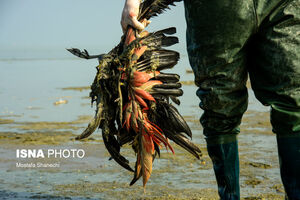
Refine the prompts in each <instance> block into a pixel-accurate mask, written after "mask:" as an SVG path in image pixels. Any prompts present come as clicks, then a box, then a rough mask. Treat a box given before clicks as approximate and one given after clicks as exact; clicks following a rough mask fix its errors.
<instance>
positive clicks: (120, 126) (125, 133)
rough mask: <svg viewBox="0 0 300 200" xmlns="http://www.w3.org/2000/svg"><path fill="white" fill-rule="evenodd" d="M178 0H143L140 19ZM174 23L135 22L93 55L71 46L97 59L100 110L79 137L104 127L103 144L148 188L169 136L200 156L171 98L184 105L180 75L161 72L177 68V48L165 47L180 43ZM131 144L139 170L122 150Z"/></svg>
mask: <svg viewBox="0 0 300 200" xmlns="http://www.w3.org/2000/svg"><path fill="white" fill-rule="evenodd" d="M175 1H178V0H144V1H142V3H141V6H140V14H139V16H138V19H139V20H140V21H142V20H144V19H146V20H149V19H150V18H151V17H153V16H156V15H157V14H160V13H162V12H163V11H164V10H165V9H167V8H169V5H174V4H173V3H174V2H175ZM175 33H176V29H175V28H174V27H172V28H167V29H164V30H160V31H157V32H153V33H148V32H147V31H143V32H140V33H139V32H137V31H136V30H134V29H133V28H132V27H129V28H128V29H127V32H126V33H125V34H124V35H123V36H122V39H121V42H120V43H119V45H117V46H116V47H115V48H113V49H112V50H111V51H110V52H109V53H107V54H101V55H89V53H88V52H87V51H86V50H84V51H80V50H79V49H75V48H72V49H68V50H69V51H70V52H71V53H73V54H74V55H76V56H78V57H81V58H85V59H91V58H98V60H99V65H98V66H97V74H96V76H95V79H94V82H93V84H92V85H91V93H90V97H91V100H92V104H93V103H94V102H96V105H97V108H96V114H95V116H94V118H93V120H92V121H91V122H90V123H89V125H88V127H87V128H86V130H85V131H84V132H83V133H82V134H81V135H80V136H78V137H77V139H83V138H86V137H88V136H90V135H91V134H92V133H93V132H94V131H95V130H96V129H97V128H100V129H102V136H103V141H104V144H105V147H106V148H107V150H108V152H109V153H110V154H111V157H112V158H113V159H114V160H115V161H116V162H117V163H119V164H120V165H121V166H122V167H124V168H125V169H127V170H129V171H132V172H134V178H133V180H132V181H131V183H130V185H132V184H134V183H135V182H136V181H137V180H138V179H139V178H140V177H142V179H143V186H144V187H145V185H146V183H147V181H148V179H149V177H150V175H151V172H152V163H153V161H154V158H155V156H156V155H160V148H161V147H162V146H165V148H167V149H170V150H171V151H172V152H173V153H174V150H173V148H172V146H171V145H170V143H169V141H168V139H170V140H172V141H174V142H175V143H176V144H178V145H180V146H181V147H183V148H184V149H186V150H187V151H188V152H190V153H191V154H192V155H194V156H195V157H196V158H198V159H199V158H200V156H201V151H200V149H199V148H198V147H197V146H196V145H194V144H193V143H192V142H191V141H190V139H189V138H191V137H192V132H191V130H190V128H189V126H188V125H187V123H186V122H185V120H184V119H183V117H182V116H181V115H180V114H179V112H178V110H177V109H176V108H175V107H174V106H173V105H172V104H171V103H170V100H171V101H173V102H174V103H176V104H178V105H179V104H180V101H179V100H178V98H177V97H178V96H181V95H182V94H183V91H182V90H181V89H180V88H181V84H180V83H179V78H180V77H179V75H177V74H171V73H163V72H161V71H163V70H165V69H170V68H173V67H174V66H175V65H176V64H177V62H178V60H179V53H178V52H176V51H172V50H167V49H164V48H163V47H168V46H171V45H173V44H176V43H178V38H177V37H175V36H172V35H173V34H175ZM127 143H129V144H130V145H131V146H132V149H133V150H134V152H135V154H136V157H137V160H136V164H135V170H133V169H132V168H131V167H130V165H129V161H128V160H127V159H126V158H125V157H123V156H122V155H121V154H120V149H121V147H122V146H123V145H124V144H127Z"/></svg>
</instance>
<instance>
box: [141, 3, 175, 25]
mask: <svg viewBox="0 0 300 200" xmlns="http://www.w3.org/2000/svg"><path fill="white" fill-rule="evenodd" d="M179 1H181V0H144V1H143V2H142V3H141V5H140V14H139V16H138V20H141V19H150V18H151V17H154V16H157V15H158V14H161V13H162V12H163V11H164V10H166V9H169V6H170V5H172V6H174V5H175V4H174V2H179Z"/></svg>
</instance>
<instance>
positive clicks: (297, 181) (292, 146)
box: [277, 134, 300, 200]
mask: <svg viewBox="0 0 300 200" xmlns="http://www.w3.org/2000/svg"><path fill="white" fill-rule="evenodd" d="M277 145H278V156H279V164H280V174H281V179H282V183H283V186H284V189H285V192H286V199H290V200H300V134H294V135H290V136H286V135H283V136H282V135H277Z"/></svg>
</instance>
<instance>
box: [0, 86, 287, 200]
mask: <svg viewBox="0 0 300 200" xmlns="http://www.w3.org/2000/svg"><path fill="white" fill-rule="evenodd" d="M187 83H189V84H191V83H192V84H194V83H193V81H192V82H191V81H189V82H187ZM187 83H185V85H184V87H187V91H188V90H189V89H191V90H193V92H194V91H195V89H196V88H195V87H194V86H192V85H189V84H187ZM86 89H87V88H86V87H78V88H76V87H74V88H73V87H70V88H64V90H71V91H73V92H77V91H80V92H82V91H85V90H86ZM87 92H88V91H85V92H82V93H81V94H82V97H81V99H82V101H84V102H81V103H79V105H80V106H81V107H87V106H90V104H89V100H88V99H86V98H85V96H86V95H87ZM188 95H194V93H191V94H188ZM182 102H183V105H182V106H185V105H184V102H188V101H187V100H185V99H183V100H182ZM250 103H251V102H250ZM254 104H257V102H254ZM62 106H67V104H66V105H62ZM62 109H63V107H62ZM193 112H195V113H196V114H195V113H193ZM91 114H92V113H91ZM182 114H183V116H184V118H185V119H186V121H187V122H188V124H189V125H190V127H191V129H192V131H193V141H194V142H195V143H196V144H197V145H199V146H200V148H201V150H202V151H203V159H202V160H200V161H199V160H196V159H195V158H193V157H192V156H190V155H189V154H188V153H187V152H185V151H184V150H182V149H181V148H179V147H178V146H177V145H176V144H174V143H171V144H172V146H173V147H174V149H175V154H172V153H171V152H168V151H166V150H162V152H161V157H160V158H156V159H155V162H154V165H153V172H152V175H151V178H150V180H149V182H148V184H147V188H146V192H145V193H144V191H143V188H142V182H141V181H138V182H137V183H136V184H135V185H133V186H129V182H130V181H131V179H132V178H133V174H132V173H131V172H128V171H126V170H125V169H123V168H121V167H120V166H119V165H118V164H117V163H116V162H114V161H110V160H109V154H108V153H107V151H106V149H105V147H104V145H103V142H102V138H101V134H100V130H99V131H97V132H96V133H94V134H93V135H92V136H91V137H90V138H88V139H85V140H83V141H76V140H74V138H75V137H76V136H77V135H79V134H80V133H81V132H82V131H83V130H84V128H85V127H86V125H87V124H88V121H89V120H90V119H91V117H92V115H82V116H78V117H77V119H75V120H73V121H65V122H61V121H57V122H55V121H38V120H34V121H29V120H28V119H30V118H26V119H24V117H23V116H22V115H21V116H20V115H0V125H1V127H2V128H3V127H5V129H0V154H1V157H0V160H1V162H0V199H174V200H181V199H203V200H204V199H218V195H217V187H216V181H215V177H214V173H213V170H212V163H211V161H210V159H209V157H208V154H207V151H206V148H205V140H204V137H203V135H202V127H201V125H200V123H199V116H200V114H201V111H200V109H199V108H198V106H197V103H194V104H193V105H192V104H189V106H188V107H187V109H185V110H184V111H183V112H182ZM37 119H39V118H37ZM1 130H5V131H1ZM17 149H43V150H47V149H83V150H84V151H85V156H84V158H67V159H64V158H17V157H16V150H17ZM121 154H122V155H124V156H125V157H127V158H128V159H129V161H130V164H131V166H134V161H135V155H134V154H133V151H132V149H131V148H130V147H129V146H125V147H124V148H123V149H122V152H121ZM239 155H240V169H241V170H240V186H241V196H242V199H247V200H254V199H284V190H283V187H282V184H281V181H280V174H279V168H278V167H279V165H278V158H277V149H276V140H275V135H274V134H273V133H272V131H271V126H270V123H269V113H268V112H267V111H260V110H259V109H249V110H248V111H247V112H246V113H245V115H244V117H243V122H242V125H241V133H240V135H239ZM37 162H41V163H58V164H59V167H55V168H49V167H48V168H47V167H46V168H43V167H39V168H38V167H35V168H33V167H17V166H16V163H37Z"/></svg>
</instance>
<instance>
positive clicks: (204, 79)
mask: <svg viewBox="0 0 300 200" xmlns="http://www.w3.org/2000/svg"><path fill="white" fill-rule="evenodd" d="M253 10H254V9H253V1H252V0H243V1H240V0H232V1H219V0H211V1H206V0H185V11H186V20H187V49H188V54H189V61H190V64H191V66H192V68H193V71H194V74H195V83H196V85H197V86H198V87H199V89H198V90H197V95H198V96H199V98H200V100H201V103H200V107H201V108H202V109H203V110H204V114H203V115H202V117H201V119H200V122H201V124H202V126H203V128H204V135H205V136H206V142H207V150H208V154H209V156H210V158H211V159H212V162H213V166H214V171H215V175H216V179H217V183H218V191H219V195H220V197H221V199H239V198H240V191H239V158H238V145H237V139H236V135H237V134H238V133H239V124H240V122H241V118H242V115H243V113H244V112H245V110H246V109H247V101H248V93H247V88H246V80H247V69H246V67H245V50H244V46H245V44H246V42H247V40H248V38H249V37H250V35H251V34H252V33H253V31H254V30H255V29H254V28H255V15H254V12H253Z"/></svg>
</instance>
